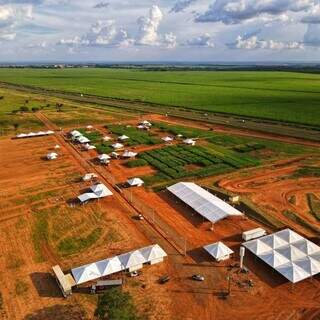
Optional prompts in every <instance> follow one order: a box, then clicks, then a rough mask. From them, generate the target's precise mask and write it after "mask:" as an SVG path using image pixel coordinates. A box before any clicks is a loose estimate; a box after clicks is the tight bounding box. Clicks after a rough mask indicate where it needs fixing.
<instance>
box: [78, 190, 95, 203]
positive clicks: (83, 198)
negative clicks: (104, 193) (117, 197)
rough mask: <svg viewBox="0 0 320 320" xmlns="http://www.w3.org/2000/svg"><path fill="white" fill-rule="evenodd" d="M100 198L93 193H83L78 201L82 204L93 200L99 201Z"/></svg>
mask: <svg viewBox="0 0 320 320" xmlns="http://www.w3.org/2000/svg"><path fill="white" fill-rule="evenodd" d="M98 198H99V197H98V196H97V195H96V194H95V193H92V192H87V193H83V194H81V195H80V196H79V197H78V199H79V200H80V202H81V203H86V202H88V201H89V200H93V199H98Z"/></svg>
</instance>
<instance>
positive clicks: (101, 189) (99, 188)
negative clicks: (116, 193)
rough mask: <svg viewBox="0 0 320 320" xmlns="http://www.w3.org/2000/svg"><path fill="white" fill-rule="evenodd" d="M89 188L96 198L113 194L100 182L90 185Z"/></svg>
mask: <svg viewBox="0 0 320 320" xmlns="http://www.w3.org/2000/svg"><path fill="white" fill-rule="evenodd" d="M90 189H91V191H92V192H93V193H95V194H96V195H97V196H98V198H104V197H108V196H112V195H113V193H112V192H111V191H110V190H109V189H108V188H107V187H106V186H105V185H104V184H102V183H99V184H96V185H94V186H92V187H90Z"/></svg>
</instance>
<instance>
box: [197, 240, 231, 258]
mask: <svg viewBox="0 0 320 320" xmlns="http://www.w3.org/2000/svg"><path fill="white" fill-rule="evenodd" d="M203 248H204V249H205V250H206V251H207V252H208V253H209V254H210V255H211V256H212V257H214V258H215V259H216V260H219V259H221V258H223V257H225V256H229V255H230V254H232V253H233V251H232V250H231V249H230V248H229V247H227V246H226V245H225V244H224V243H222V242H220V241H219V242H216V243H213V244H209V245H207V246H204V247H203Z"/></svg>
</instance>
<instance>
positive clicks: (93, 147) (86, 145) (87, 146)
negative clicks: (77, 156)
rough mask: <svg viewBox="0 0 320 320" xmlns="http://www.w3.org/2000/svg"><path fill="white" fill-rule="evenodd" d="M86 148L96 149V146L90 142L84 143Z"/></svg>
mask: <svg viewBox="0 0 320 320" xmlns="http://www.w3.org/2000/svg"><path fill="white" fill-rule="evenodd" d="M84 148H85V149H86V150H94V149H96V147H95V146H92V145H91V144H89V143H87V144H85V145H84Z"/></svg>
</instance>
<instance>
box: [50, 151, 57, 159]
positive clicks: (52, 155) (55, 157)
mask: <svg viewBox="0 0 320 320" xmlns="http://www.w3.org/2000/svg"><path fill="white" fill-rule="evenodd" d="M57 158H58V154H57V153H55V152H50V153H48V154H47V159H48V160H55V159H57Z"/></svg>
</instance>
